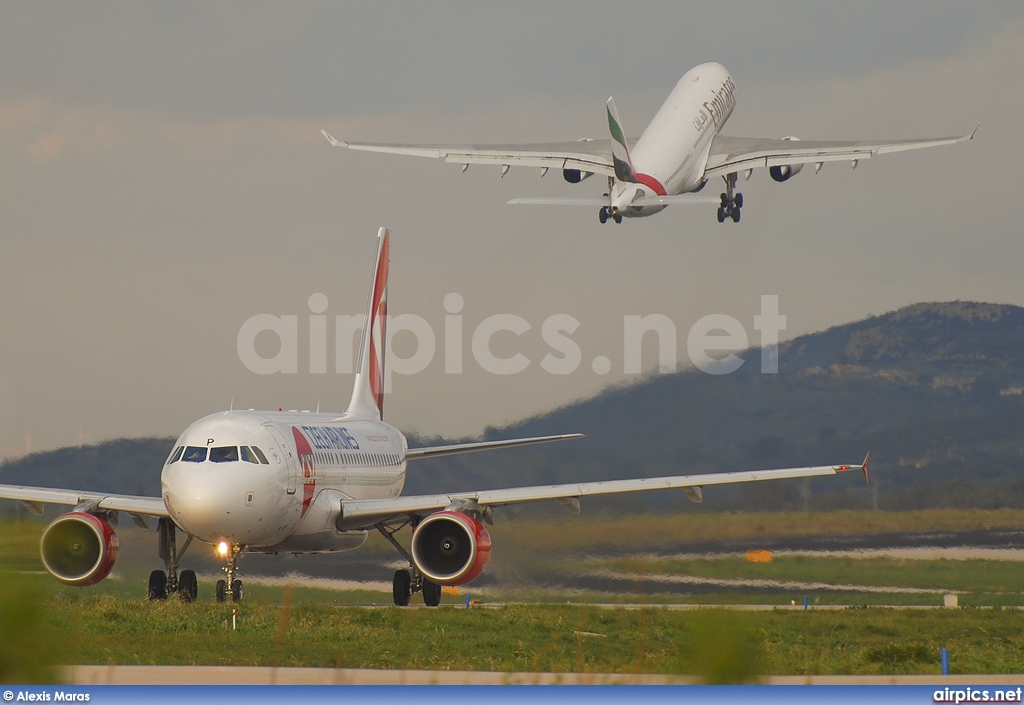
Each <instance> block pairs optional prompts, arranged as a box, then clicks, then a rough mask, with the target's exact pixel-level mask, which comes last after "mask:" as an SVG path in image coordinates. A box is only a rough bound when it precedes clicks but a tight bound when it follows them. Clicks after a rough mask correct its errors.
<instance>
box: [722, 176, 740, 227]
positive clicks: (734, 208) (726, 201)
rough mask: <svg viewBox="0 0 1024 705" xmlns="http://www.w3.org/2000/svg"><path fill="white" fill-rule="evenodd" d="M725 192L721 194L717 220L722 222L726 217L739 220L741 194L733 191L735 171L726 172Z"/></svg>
mask: <svg viewBox="0 0 1024 705" xmlns="http://www.w3.org/2000/svg"><path fill="white" fill-rule="evenodd" d="M722 178H723V179H725V193H723V194H722V205H721V206H719V207H718V222H719V223H724V222H725V219H726V218H732V222H734V223H738V222H740V208H742V207H743V194H742V193H734V192H735V190H736V172H733V173H731V174H726V175H725V176H723V177H722Z"/></svg>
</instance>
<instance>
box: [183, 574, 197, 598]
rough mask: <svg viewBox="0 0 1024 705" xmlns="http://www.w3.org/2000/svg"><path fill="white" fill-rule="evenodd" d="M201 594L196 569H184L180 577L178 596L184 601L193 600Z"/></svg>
mask: <svg viewBox="0 0 1024 705" xmlns="http://www.w3.org/2000/svg"><path fill="white" fill-rule="evenodd" d="M198 595H199V581H198V580H196V572H195V571H194V570H183V571H181V575H180V576H179V578H178V597H180V598H181V601H182V602H193V601H195V599H196V597H197V596H198Z"/></svg>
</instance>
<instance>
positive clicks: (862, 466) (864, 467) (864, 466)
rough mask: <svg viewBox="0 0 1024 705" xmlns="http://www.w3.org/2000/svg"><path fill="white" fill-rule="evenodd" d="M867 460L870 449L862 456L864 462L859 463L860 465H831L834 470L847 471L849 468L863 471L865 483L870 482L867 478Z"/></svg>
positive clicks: (869, 455) (869, 456) (869, 458)
mask: <svg viewBox="0 0 1024 705" xmlns="http://www.w3.org/2000/svg"><path fill="white" fill-rule="evenodd" d="M869 460H871V452H870V451H868V454H867V455H865V456H864V462H863V463H861V464H860V465H836V466H833V468H832V469H833V470H834V471H835V472H848V471H850V470H860V471H861V472H863V473H864V482H866V483H867V484H871V481H870V480H869V479H868V461H869Z"/></svg>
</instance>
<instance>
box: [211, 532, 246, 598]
mask: <svg viewBox="0 0 1024 705" xmlns="http://www.w3.org/2000/svg"><path fill="white" fill-rule="evenodd" d="M244 549H245V547H244V546H242V545H241V544H238V543H234V544H227V543H221V544H220V545H218V546H217V555H218V556H220V557H221V558H223V559H224V562H225V565H224V568H223V570H224V572H225V573H226V574H227V580H218V581H217V602H224V601H226V600H227V597H228V594H229V591H230V594H231V601H232V602H241V601H242V597H243V595H244V593H243V590H242V581H241V580H238V579H237V578H236V577H235V574H236V573H237V572H238V557H239V556H240V555H241V554H242V551H243V550H244Z"/></svg>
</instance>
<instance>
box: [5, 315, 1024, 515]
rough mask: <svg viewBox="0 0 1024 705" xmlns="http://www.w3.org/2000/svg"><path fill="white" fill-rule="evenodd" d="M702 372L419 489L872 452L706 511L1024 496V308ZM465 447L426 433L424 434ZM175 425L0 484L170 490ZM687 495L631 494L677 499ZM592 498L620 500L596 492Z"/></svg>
mask: <svg viewBox="0 0 1024 705" xmlns="http://www.w3.org/2000/svg"><path fill="white" fill-rule="evenodd" d="M759 356H760V350H758V349H751V350H748V351H746V352H744V353H742V354H740V357H742V358H743V359H744V360H746V361H747V362H746V363H745V364H744V365H743V366H742V367H740V368H739V370H737V371H736V372H734V373H732V374H727V375H718V376H716V375H708V374H705V373H703V372H700V371H697V370H687V371H683V372H679V373H675V374H668V375H653V376H650V377H648V378H646V379H644V380H642V381H641V382H639V383H637V384H631V385H629V386H621V387H614V388H610V389H607V390H605V391H604V392H603V393H601V394H599V395H598V396H596V397H594V398H592V399H588V400H585V401H581V402H578V403H574V404H571V405H568V406H565V407H563V408H561V409H558V410H556V411H553V412H550V413H547V414H543V415H540V416H537V417H534V418H531V419H528V420H526V421H523V422H521V423H518V424H515V425H513V426H510V427H506V428H501V429H488V432H487V433H486V434H485V435H486V437H487V438H506V437H513V436H517V435H543V434H549V433H562V432H570V431H579V432H583V433H585V434H587V438H586V439H584V440H582V441H575V442H569V443H558V444H551V445H546V446H537V447H531V448H522V449H515V450H509V451H498V452H494V453H487V454H471V455H465V456H453V457H450V458H446V459H443V460H434V461H419V462H417V463H414V464H412V465H411V466H410V470H409V479H408V484H407V489H406V492H407V493H418V492H437V491H453V490H466V489H483V488H490V487H502V486H510V485H521V484H549V483H558V482H570V481H579V480H586V479H597V480H600V479H614V478H620V477H639V476H652V475H669V474H689V473H703V472H722V471H726V470H737V469H756V468H767V467H783V466H790V465H808V464H822V463H830V462H852V461H858V462H859V461H860V459H861V458H863V456H864V454H865V453H866V452H867V451H868V450H870V451H872V478H873V483H872V486H871V487H864V486H863V483H859V482H858V481H857V478H854V477H843V478H839V479H835V478H823V479H817V480H811V481H791V482H789V481H788V482H777V483H759V484H758V485H756V486H746V487H741V488H713V489H712V490H711V491H709V492H707V493H706V494H705V498H706V499H705V504H704V505H703V506H704V507H705V508H707V509H713V510H721V509H723V508H746V509H778V508H800V509H804V508H811V509H828V508H833V507H851V508H862V507H878V508H890V509H898V508H922V507H936V506H955V507H967V506H976V507H982V508H995V507H1003V506H1020V505H1021V504H1022V503H1024V422H1022V412H1024V308H1020V307H1017V306H1008V305H997V304H985V303H973V302H961V301H957V302H951V303H923V304H916V305H913V306H909V307H906V308H902V309H899V310H897V311H894V312H891V313H888V314H885V315H882V316H877V317H872V318H868V319H865V320H863V321H858V322H855V323H850V324H846V325H842V326H837V327H834V328H830V329H828V330H826V331H822V332H820V333H815V334H812V335H806V336H802V337H800V338H797V339H795V340H793V341H790V342H788V343H785V344H783V345H782V346H780V349H779V372H778V373H777V374H763V373H761V371H760V366H759V364H758V360H759ZM435 442H451V441H450V440H446V439H419V438H412V439H410V445H413V446H415V445H424V444H428V443H431V444H432V443H435ZM172 443H173V439H172V438H148V439H134V440H129V439H122V440H118V441H111V442H109V443H103V444H100V445H97V446H85V447H82V448H67V449H62V450H58V451H53V452H50V453H36V454H33V455H30V456H26V457H24V458H21V459H18V460H15V461H11V462H7V463H4V464H3V465H0V482H4V483H16V484H40V485H53V486H64V487H68V486H70V487H82V488H86V487H87V488H90V489H91V488H97V489H104V490H110V491H118V492H139V491H143V492H145V493H146V494H156V493H158V492H159V468H160V466H161V464H162V462H163V460H164V458H165V457H166V454H167V452H168V451H169V450H170V447H171V444H172ZM680 496H681V495H680V494H679V493H675V492H672V493H656V494H655V495H654V496H647V497H640V496H637V497H630V498H616V499H615V500H614V506H615V507H617V508H618V509H619V510H622V509H650V508H652V507H655V508H657V507H665V506H667V505H670V504H671V505H673V506H674V505H676V504H677V503H678V502H679V501H680ZM587 505H588V507H591V508H593V507H598V508H600V507H602V506H608V501H607V500H605V501H593V502H590V501H588V503H587Z"/></svg>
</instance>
